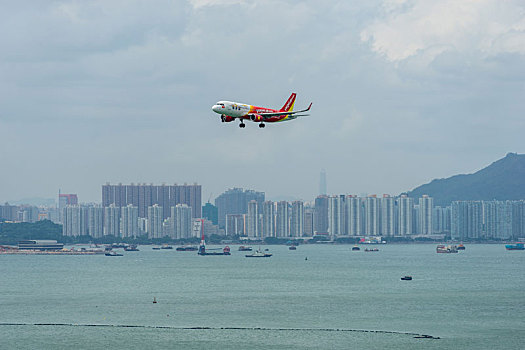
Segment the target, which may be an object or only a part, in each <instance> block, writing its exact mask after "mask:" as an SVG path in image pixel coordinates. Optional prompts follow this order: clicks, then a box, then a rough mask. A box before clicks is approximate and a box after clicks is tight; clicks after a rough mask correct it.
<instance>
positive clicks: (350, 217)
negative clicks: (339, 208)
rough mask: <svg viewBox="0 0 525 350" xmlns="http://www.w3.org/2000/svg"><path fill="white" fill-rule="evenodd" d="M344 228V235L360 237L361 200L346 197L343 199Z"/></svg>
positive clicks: (361, 232) (350, 196)
mask: <svg viewBox="0 0 525 350" xmlns="http://www.w3.org/2000/svg"><path fill="white" fill-rule="evenodd" d="M345 227H346V234H347V235H349V236H361V235H363V231H362V212H361V198H358V197H357V196H354V195H348V196H346V199H345Z"/></svg>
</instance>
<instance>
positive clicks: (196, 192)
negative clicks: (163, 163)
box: [102, 183, 202, 219]
mask: <svg viewBox="0 0 525 350" xmlns="http://www.w3.org/2000/svg"><path fill="white" fill-rule="evenodd" d="M201 192H202V188H201V185H198V184H193V185H187V184H184V185H177V184H175V185H164V184H163V185H153V184H149V185H148V184H136V185H135V184H130V185H122V184H118V185H111V184H109V183H107V184H105V185H102V206H103V207H108V206H109V205H110V204H114V205H115V206H117V207H119V208H121V207H125V206H127V205H128V204H131V205H133V206H136V207H138V210H139V217H140V218H145V217H147V209H148V207H150V206H153V205H155V204H157V205H158V206H160V207H161V208H163V209H162V218H163V219H166V218H168V217H169V216H170V208H171V207H174V206H176V205H177V204H186V205H187V206H189V207H191V208H192V217H193V218H200V217H201V214H202V203H201Z"/></svg>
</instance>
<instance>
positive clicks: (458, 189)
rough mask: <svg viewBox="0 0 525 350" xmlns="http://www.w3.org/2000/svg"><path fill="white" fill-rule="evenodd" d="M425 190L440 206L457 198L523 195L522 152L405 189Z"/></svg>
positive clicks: (524, 160)
mask: <svg viewBox="0 0 525 350" xmlns="http://www.w3.org/2000/svg"><path fill="white" fill-rule="evenodd" d="M424 194H428V195H429V196H431V197H433V198H434V205H439V206H445V205H449V204H450V203H451V202H452V201H456V200H493V199H496V200H507V199H509V200H518V199H525V154H516V153H509V154H507V155H506V156H505V158H502V159H500V160H498V161H495V162H494V163H492V164H491V165H489V166H488V167H486V168H484V169H481V170H480V171H478V172H475V173H474V174H466V175H465V174H464V175H455V176H452V177H449V178H447V179H435V180H432V182H430V183H428V184H425V185H421V186H419V187H416V188H415V189H413V190H412V191H410V192H408V196H409V197H413V198H419V197H421V196H422V195H424Z"/></svg>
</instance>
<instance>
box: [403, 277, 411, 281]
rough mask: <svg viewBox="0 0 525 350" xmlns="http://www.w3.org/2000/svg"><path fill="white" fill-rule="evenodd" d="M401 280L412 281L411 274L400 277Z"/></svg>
mask: <svg viewBox="0 0 525 350" xmlns="http://www.w3.org/2000/svg"><path fill="white" fill-rule="evenodd" d="M401 281H412V276H404V277H401Z"/></svg>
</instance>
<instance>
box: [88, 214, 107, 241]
mask: <svg viewBox="0 0 525 350" xmlns="http://www.w3.org/2000/svg"><path fill="white" fill-rule="evenodd" d="M87 211H88V234H89V235H90V236H91V237H93V238H100V237H102V236H103V235H104V208H102V207H100V206H90V207H88V209H87Z"/></svg>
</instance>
